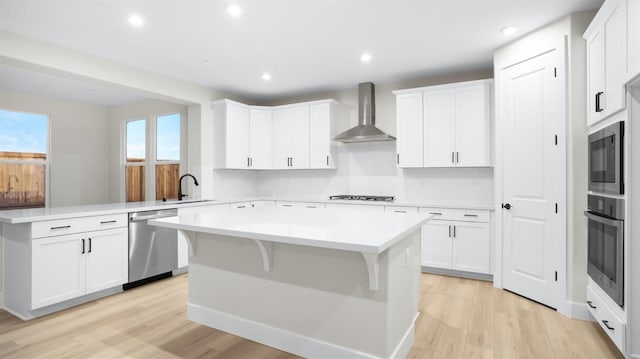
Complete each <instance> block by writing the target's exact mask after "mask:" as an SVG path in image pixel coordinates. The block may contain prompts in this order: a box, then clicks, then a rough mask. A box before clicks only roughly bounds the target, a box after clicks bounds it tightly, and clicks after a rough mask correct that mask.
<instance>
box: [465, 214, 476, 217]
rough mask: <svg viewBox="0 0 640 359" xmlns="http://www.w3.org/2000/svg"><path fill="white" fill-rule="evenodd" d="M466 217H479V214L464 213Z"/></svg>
mask: <svg viewBox="0 0 640 359" xmlns="http://www.w3.org/2000/svg"><path fill="white" fill-rule="evenodd" d="M464 216H465V217H478V215H477V214H466V213H465V215H464Z"/></svg>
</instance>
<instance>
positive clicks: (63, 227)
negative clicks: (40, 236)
mask: <svg viewBox="0 0 640 359" xmlns="http://www.w3.org/2000/svg"><path fill="white" fill-rule="evenodd" d="M69 228H71V226H59V227H51V230H52V231H55V230H57V229H69Z"/></svg>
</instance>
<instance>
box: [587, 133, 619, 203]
mask: <svg viewBox="0 0 640 359" xmlns="http://www.w3.org/2000/svg"><path fill="white" fill-rule="evenodd" d="M623 138H624V122H622V121H620V122H616V123H614V124H612V125H610V126H608V127H605V128H603V129H602V130H600V131H597V132H595V133H592V134H591V135H589V190H590V191H592V192H598V193H607V194H624V172H623V162H624V155H623V154H624V151H623V147H622V146H623Z"/></svg>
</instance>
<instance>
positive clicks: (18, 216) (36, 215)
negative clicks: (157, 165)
mask: <svg viewBox="0 0 640 359" xmlns="http://www.w3.org/2000/svg"><path fill="white" fill-rule="evenodd" d="M260 200H269V201H291V202H316V203H337V204H350V205H370V206H400V207H402V206H405V207H427V208H451V209H477V210H490V211H493V210H494V206H493V205H491V204H485V203H476V202H442V201H440V202H429V201H425V202H420V201H416V202H411V201H393V202H377V201H346V200H329V198H328V197H326V198H318V197H315V196H314V197H280V198H269V197H266V196H256V197H252V198H231V199H218V200H204V201H203V200H200V199H191V200H189V199H185V200H184V201H183V202H177V201H168V202H162V201H146V202H123V203H107V204H94V205H83V206H66V207H49V208H30V209H16V210H6V211H0V223H10V224H18V223H30V222H38V221H49V220H56V219H65V218H76V217H88V216H101V215H108V214H119V213H129V212H139V211H152V210H158V209H169V208H178V207H194V206H208V205H218V204H226V203H236V202H246V201H260ZM194 201H195V202H194Z"/></svg>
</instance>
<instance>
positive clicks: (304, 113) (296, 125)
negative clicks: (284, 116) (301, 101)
mask: <svg viewBox="0 0 640 359" xmlns="http://www.w3.org/2000/svg"><path fill="white" fill-rule="evenodd" d="M289 111H291V114H290V116H289V125H288V127H289V132H288V133H289V135H290V139H289V141H290V142H289V143H290V146H291V147H290V150H289V151H290V157H291V162H290V163H291V166H290V167H291V168H309V106H300V107H294V108H292V109H290V110H289Z"/></svg>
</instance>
